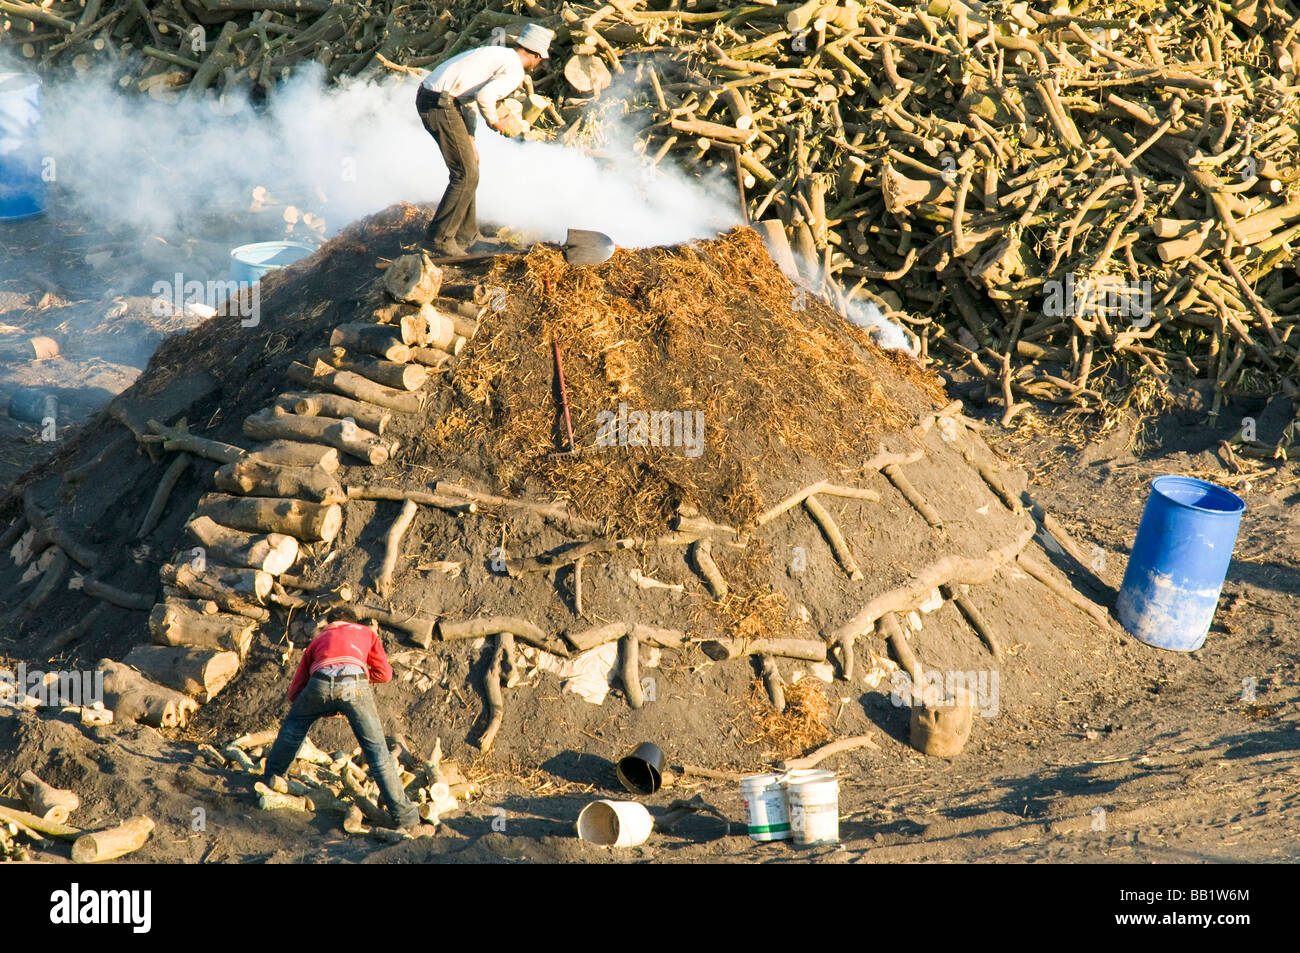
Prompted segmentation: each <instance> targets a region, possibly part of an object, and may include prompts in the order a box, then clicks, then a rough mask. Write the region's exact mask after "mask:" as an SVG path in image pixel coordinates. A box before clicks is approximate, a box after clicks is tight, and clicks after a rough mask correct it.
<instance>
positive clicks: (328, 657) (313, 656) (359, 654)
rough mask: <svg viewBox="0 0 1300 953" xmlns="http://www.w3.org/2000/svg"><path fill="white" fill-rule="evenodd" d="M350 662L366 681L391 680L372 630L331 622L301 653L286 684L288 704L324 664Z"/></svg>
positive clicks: (381, 645)
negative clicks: (357, 666) (363, 673)
mask: <svg viewBox="0 0 1300 953" xmlns="http://www.w3.org/2000/svg"><path fill="white" fill-rule="evenodd" d="M347 662H351V663H352V664H353V665H360V666H361V667H362V668H364V669H365V670H366V671H367V672H368V673H369V678H370V681H372V682H386V681H388V680H390V679H391V678H392V677H393V667H392V666H391V665H389V664H388V656H387V655H386V654H385V653H384V644H383V643H382V642H380V641H379V636H378V634H376V632H375V630H374V629H372V628H370V627H369V626H364V625H357V624H356V623H355V622H331V623H330V624H329V625H327V626H325V628H323V629H321V630H320V634H319V635H317V636H316V638H314V639H312V640H311V644H310V645H308V646H307V651H305V652H303V654H302V661H301V662H299V663H298V671H297V673H296V674H295V675H294V676H293V683H292V684H290V685H289V701H294V700H295V699H296V698H297V697H298V694H299V693H300V692H301V691H302V690H303V689H304V688H306V687H307V680H308V679H309V678H311V677H312V675H314V674H315V673H316V672H317V671H319V670H320V669H322V668H324V667H325V666H326V665H341V664H344V663H347Z"/></svg>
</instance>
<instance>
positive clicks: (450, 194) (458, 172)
mask: <svg viewBox="0 0 1300 953" xmlns="http://www.w3.org/2000/svg"><path fill="white" fill-rule="evenodd" d="M415 108H416V111H418V112H419V114H420V121H421V122H422V123H424V128H425V129H427V130H428V131H429V135H431V136H433V141H434V142H436V143H438V149H439V150H440V151H441V152H442V161H443V162H444V163H446V165H447V176H448V180H447V191H446V192H444V193H443V195H442V201H441V202H439V203H438V211H437V212H435V213H434V215H433V221H432V222H430V223H429V229H428V239H429V241H431V242H445V241H447V240H448V239H452V240H454V241H456V242H457V243H458V244H460V245H469V244H471V243H472V242H473V241H474V240H475V239H476V238H477V237H478V217H477V215H476V214H475V210H474V193H475V192H476V191H477V190H478V156H477V155H476V154H475V152H474V139H473V127H472V125H467V123H466V119H467V117H468V121H469V122H470V123H472V122H473V121H474V114H473V112H472V110H473V106H464V107H462V106H460V105H459V104H458V103H457V102H456V100H455V99H454V98H452V97H451V96H447V95H444V94H441V93H434V92H430V91H429V90H427V89H424V88H423V87H421V88H420V91H419V93H417V95H416V99H415Z"/></svg>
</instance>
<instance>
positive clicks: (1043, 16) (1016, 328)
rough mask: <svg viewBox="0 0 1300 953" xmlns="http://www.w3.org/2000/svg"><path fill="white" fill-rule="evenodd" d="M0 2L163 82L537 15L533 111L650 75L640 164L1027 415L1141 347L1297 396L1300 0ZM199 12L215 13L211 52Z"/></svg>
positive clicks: (208, 21)
mask: <svg viewBox="0 0 1300 953" xmlns="http://www.w3.org/2000/svg"><path fill="white" fill-rule="evenodd" d="M1044 6H1045V5H1044ZM507 10H508V11H509V12H507ZM101 14H102V15H101ZM0 17H4V18H7V21H6V22H5V24H4V26H5V29H6V30H9V31H10V33H9V35H10V36H14V37H15V38H16V39H19V40H21V41H22V43H21V48H22V50H23V52H24V53H25V54H27V55H28V56H29V57H31V58H33V59H36V58H39V59H37V61H38V62H40V63H51V62H53V63H59V62H63V60H61V59H60V58H61V57H69V56H70V59H71V61H72V64H73V66H76V67H79V68H85V67H88V66H89V65H90V64H91V63H92V62H93V61H94V59H95V58H96V57H101V58H102V57H112V58H116V59H117V60H118V61H119V62H120V63H121V64H122V66H123V68H124V69H125V68H127V64H128V63H138V62H141V61H140V60H139V59H138V58H136V59H132V58H131V57H130V56H128V55H126V54H130V53H131V52H134V53H137V54H138V53H143V54H144V57H145V59H144V61H143V62H144V63H145V65H144V67H143V69H144V74H143V75H140V74H138V73H133V74H129V75H124V76H123V82H124V83H128V84H129V83H130V82H136V83H137V84H138V85H139V86H141V88H145V89H148V90H151V91H152V90H154V89H155V88H158V89H159V90H160V92H159V95H164V94H165V95H172V94H178V93H179V91H180V88H181V87H182V86H184V87H186V88H187V89H188V90H190V91H191V92H200V91H203V90H207V89H209V88H212V87H215V88H217V89H220V90H227V89H238V88H245V87H247V86H248V85H249V84H250V83H252V84H261V85H263V86H265V87H266V88H267V89H268V90H269V89H270V88H272V86H273V84H274V83H275V82H276V81H278V80H279V79H280V78H281V77H282V76H283V75H284V74H285V73H286V71H287V70H289V69H290V68H291V67H292V66H294V65H296V64H298V63H300V62H302V61H304V60H308V59H311V60H316V61H318V62H320V63H323V64H324V65H325V66H326V68H327V70H328V73H329V75H330V77H331V78H338V77H343V76H348V75H366V74H370V73H373V72H376V71H378V72H383V71H385V70H389V69H397V70H403V71H418V70H419V69H420V68H423V67H428V66H431V65H433V64H434V63H436V62H437V61H439V60H440V59H442V58H444V57H446V56H448V55H451V54H453V53H456V52H458V51H460V50H462V49H465V48H467V47H468V46H471V45H476V44H482V43H491V42H504V41H505V40H506V38H507V37H508V36H509V35H512V34H514V33H515V32H517V31H518V30H519V29H520V28H521V27H522V25H523V24H524V23H525V22H529V21H536V22H540V23H542V24H543V25H545V26H548V27H551V28H553V29H555V31H556V41H555V44H554V46H553V52H554V57H553V59H552V61H551V63H552V66H551V68H550V69H549V70H547V71H544V72H543V73H542V74H540V75H539V76H538V77H537V81H536V84H535V85H533V84H529V86H528V88H526V89H525V90H524V91H523V92H522V93H521V94H520V97H519V108H518V112H519V113H520V114H521V116H522V118H523V120H525V121H526V122H529V123H531V124H533V125H534V127H537V128H539V129H544V130H545V131H546V133H547V134H555V135H557V136H558V137H559V138H560V139H561V140H562V141H566V142H573V141H587V142H590V141H592V140H593V139H594V140H598V139H599V121H598V120H597V119H596V116H597V115H598V114H600V112H601V111H600V110H589V109H588V108H587V107H589V106H590V105H592V104H593V102H597V101H609V97H611V96H615V95H616V96H618V97H621V99H623V100H626V99H628V97H631V99H630V101H629V102H628V105H629V107H631V108H630V109H629V110H628V112H629V115H630V116H631V117H632V119H633V121H638V120H643V121H644V124H643V129H642V132H641V144H642V146H643V147H644V153H645V158H646V161H647V162H648V163H652V164H656V165H657V164H660V163H664V162H666V161H670V160H671V161H672V162H673V163H675V164H678V165H682V166H685V167H687V168H688V169H691V170H695V171H697V172H699V173H701V174H708V175H713V176H715V177H716V175H717V174H718V173H722V174H723V175H724V177H725V181H727V182H728V183H730V182H731V181H732V180H733V179H734V181H735V183H736V188H737V189H738V191H739V192H740V199H741V204H743V207H744V208H745V213H746V215H747V216H748V218H749V219H751V220H753V221H755V222H759V221H765V222H767V223H768V224H766V225H765V226H764V231H765V234H766V235H767V237H768V239H769V242H770V243H773V242H774V243H775V252H776V254H777V255H778V257H781V258H783V259H784V263H785V264H786V265H787V266H788V267H790V268H796V267H797V268H798V269H799V270H801V271H802V272H803V274H804V277H805V279H807V280H808V281H809V282H810V283H811V284H812V285H813V286H814V287H816V288H822V289H823V290H825V291H826V293H827V294H830V295H832V296H841V295H844V296H846V297H847V298H850V299H871V300H874V301H875V302H876V303H877V304H878V305H879V306H881V307H882V308H883V309H884V310H885V311H886V312H887V313H889V312H896V313H897V314H896V317H897V318H899V319H900V320H902V321H904V322H906V323H908V324H909V325H910V326H911V328H912V330H914V331H915V332H916V334H917V336H918V339H919V345H920V348H921V351H922V355H923V357H926V358H929V357H931V356H933V357H934V358H936V359H947V358H956V359H957V360H959V361H960V362H963V363H966V364H968V365H969V366H970V367H971V368H972V369H973V370H974V371H976V372H977V373H979V374H982V375H984V376H985V377H986V378H987V379H988V380H989V381H990V385H991V386H992V387H994V388H996V389H997V390H999V391H1000V392H1001V394H1002V396H1003V398H1004V400H1005V402H1006V405H1007V406H1006V419H1008V420H1010V419H1011V418H1012V417H1014V416H1015V414H1016V412H1017V411H1018V410H1019V409H1020V408H1021V407H1023V406H1024V405H1023V404H1020V403H1017V402H1016V401H1017V398H1019V397H1026V396H1027V397H1034V398H1039V399H1046V400H1049V401H1055V402H1059V403H1064V404H1083V405H1085V406H1093V407H1096V406H1099V405H1101V404H1103V403H1104V402H1105V399H1106V394H1107V385H1108V383H1109V382H1111V381H1113V380H1116V379H1118V380H1119V381H1120V382H1121V383H1123V382H1124V381H1127V380H1132V379H1133V376H1134V374H1135V373H1136V372H1139V371H1142V370H1147V371H1149V372H1151V373H1154V374H1155V375H1156V376H1157V377H1159V378H1165V377H1167V375H1168V374H1169V373H1170V372H1177V373H1184V374H1190V375H1191V376H1192V377H1196V378H1200V379H1203V380H1207V381H1213V382H1214V384H1215V398H1214V403H1213V407H1212V413H1211V416H1212V417H1214V416H1217V414H1218V412H1219V410H1220V408H1221V406H1222V400H1223V398H1224V395H1225V393H1228V392H1231V391H1245V392H1251V393H1255V394H1261V393H1285V394H1286V395H1288V396H1291V397H1293V398H1295V397H1300V386H1298V385H1297V362H1298V360H1300V350H1298V348H1297V339H1296V338H1295V337H1293V335H1294V329H1295V327H1296V324H1297V322H1298V321H1300V281H1298V280H1297V277H1296V274H1295V270H1294V265H1295V262H1296V259H1297V251H1296V247H1297V243H1298V242H1300V164H1298V162H1297V155H1298V154H1300V142H1298V141H1297V140H1298V138H1300V131H1298V130H1297V126H1296V116H1297V115H1298V114H1300V75H1298V73H1300V7H1298V6H1297V3H1296V0H1231V2H1217V3H1207V2H1203V0H1192V2H1191V3H1190V5H1183V6H1179V7H1175V8H1170V7H1167V6H1166V5H1164V4H1152V3H1149V2H1147V0H1122V2H1116V3H1114V4H1112V5H1111V6H1107V7H1104V8H1093V7H1089V6H1088V4H1086V3H1085V4H1081V5H1078V6H1077V7H1076V8H1075V9H1074V10H1073V12H1072V11H1071V9H1070V8H1069V7H1068V6H1067V5H1065V4H1064V3H1063V2H1061V3H1058V4H1057V5H1056V6H1054V7H1052V9H1051V11H1050V12H1044V11H1043V10H1036V9H1032V8H1031V6H1030V5H1029V4H1028V3H1024V2H1014V3H1006V2H999V3H989V4H978V3H972V4H971V5H966V4H965V3H963V2H961V0H924V2H920V3H915V4H904V5H899V6H896V5H893V4H890V3H887V2H883V0H877V2H872V3H865V4H864V3H860V2H858V0H830V2H826V0H809V2H806V3H775V2H773V0H755V2H753V3H750V4H742V5H735V4H728V3H721V2H719V0H656V2H653V3H649V2H646V0H612V2H610V3H603V4H602V3H598V2H594V0H593V2H590V3H585V4H584V3H572V2H564V3H561V2H560V0H523V3H522V4H520V3H512V4H509V5H507V4H493V5H490V6H489V7H488V8H484V7H481V6H476V5H471V4H458V3H451V4H447V5H442V6H440V9H439V10H438V12H434V11H433V10H430V9H425V8H415V7H408V6H402V5H398V4H396V3H392V2H391V0H385V2H380V0H375V2H372V3H364V2H363V3H334V4H329V3H326V2H325V0H172V2H163V0H138V2H135V3H131V4H120V5H117V4H115V5H112V7H111V9H108V8H101V4H100V3H99V2H98V0H76V2H73V0H67V2H53V3H45V4H43V5H41V6H39V7H38V6H36V5H35V4H32V3H28V2H23V0H4V2H2V3H0ZM200 27H201V28H202V29H203V31H204V33H203V36H206V32H209V31H218V30H219V34H218V36H217V38H216V39H215V40H213V41H212V42H210V43H207V42H206V41H205V43H206V45H203V44H200V45H199V46H198V47H197V49H199V50H200V52H194V51H193V49H192V47H193V44H192V43H191V42H190V40H189V39H188V38H189V37H190V36H191V35H198V34H197V33H196V30H197V28H200ZM132 68H138V67H132ZM163 77H167V78H166V79H164V78H163ZM167 90H171V92H170V93H168V92H167ZM602 93H604V96H603V97H602ZM620 118H626V117H620ZM533 134H534V135H535V134H537V133H536V132H535V133H533ZM782 237H784V239H785V242H787V243H788V244H789V245H790V248H791V251H792V252H793V254H791V255H789V256H786V255H784V249H783V248H782V247H781V245H782V244H783V243H782V242H781V238H782ZM827 279H830V280H829V281H828V280H827ZM832 282H833V283H834V284H833V285H832ZM845 289H847V291H845ZM904 306H906V307H904ZM1117 368H1118V369H1120V370H1121V371H1122V373H1120V374H1118V375H1112V374H1111V373H1109V372H1110V371H1113V370H1115V369H1117ZM1296 429H1300V422H1297V424H1295V425H1294V426H1293V428H1292V430H1296ZM1289 442H1290V438H1288V437H1284V439H1283V442H1282V444H1279V446H1278V448H1277V451H1278V452H1279V453H1281V452H1284V449H1285V445H1286V444H1287V443H1289ZM1247 449H1250V448H1247ZM1255 449H1256V450H1259V449H1261V448H1255ZM1268 450H1269V453H1270V454H1271V453H1272V452H1273V448H1268Z"/></svg>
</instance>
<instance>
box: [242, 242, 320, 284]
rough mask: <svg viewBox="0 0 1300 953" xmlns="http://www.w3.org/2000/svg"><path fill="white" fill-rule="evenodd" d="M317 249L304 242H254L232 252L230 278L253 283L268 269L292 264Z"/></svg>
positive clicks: (271, 269) (272, 269)
mask: <svg viewBox="0 0 1300 953" xmlns="http://www.w3.org/2000/svg"><path fill="white" fill-rule="evenodd" d="M315 250H316V249H314V248H312V247H311V246H310V245H304V244H303V243H302V242H254V243H253V244H251V245H240V246H239V247H238V248H236V249H234V250H232V251H231V253H230V280H231V281H242V282H244V283H246V284H250V285H251V284H252V283H253V282H255V281H258V280H260V279H261V277H262V276H263V275H264V274H266V273H267V272H268V271H274V270H275V269H277V268H283V267H284V266H285V265H291V264H293V263H294V262H295V261H297V260H298V259H299V258H306V257H307V256H308V255H310V254H311V253H312V252H314V251H315Z"/></svg>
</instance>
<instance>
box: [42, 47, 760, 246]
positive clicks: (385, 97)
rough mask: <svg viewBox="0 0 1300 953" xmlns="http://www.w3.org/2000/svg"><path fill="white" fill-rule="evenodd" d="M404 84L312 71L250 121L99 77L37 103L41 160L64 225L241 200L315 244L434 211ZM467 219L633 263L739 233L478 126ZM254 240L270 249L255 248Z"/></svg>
mask: <svg viewBox="0 0 1300 953" xmlns="http://www.w3.org/2000/svg"><path fill="white" fill-rule="evenodd" d="M417 85H418V80H417V79H415V78H413V77H407V76H400V77H398V76H395V77H393V78H391V79H387V80H384V81H380V82H368V81H355V82H351V83H347V84H345V85H339V86H334V87H326V86H325V85H324V76H323V70H322V69H321V68H320V67H318V66H316V65H315V64H311V65H309V66H308V67H306V68H304V69H302V70H300V71H299V72H298V73H297V74H296V75H295V76H294V77H293V78H292V79H290V81H289V82H287V83H286V84H285V85H284V86H283V87H282V89H281V90H280V91H279V92H278V94H277V95H276V96H275V97H274V99H273V101H272V102H271V103H270V104H269V105H268V106H267V107H266V108H265V109H262V110H257V109H254V108H253V107H252V106H250V105H248V104H247V103H246V102H245V103H237V102H236V103H231V102H227V103H224V104H221V106H220V107H215V105H214V103H212V102H211V101H207V102H203V103H199V104H196V105H194V106H186V105H185V104H181V105H180V106H179V107H178V106H173V105H169V104H167V103H162V102H155V101H153V100H150V99H148V98H147V97H143V96H139V95H134V96H127V95H124V94H122V93H121V92H119V90H118V89H117V88H116V86H115V85H113V84H112V83H111V82H110V81H109V80H108V79H107V78H106V77H96V76H95V75H93V74H92V75H90V76H87V77H81V78H79V79H77V80H76V81H58V80H56V81H54V82H52V83H50V84H49V85H48V86H47V88H46V91H45V106H44V120H45V148H46V151H47V152H48V153H49V154H50V155H51V156H52V157H53V158H54V160H55V163H56V169H57V182H58V184H59V186H61V189H60V191H61V192H62V193H63V194H64V195H70V196H71V198H72V202H73V209H68V210H65V211H69V212H73V211H75V213H77V214H81V215H86V216H90V217H92V218H93V219H95V220H96V221H99V222H103V223H108V224H115V225H128V226H134V227H136V228H137V229H140V230H142V231H148V232H150V233H154V234H159V235H162V236H164V237H173V236H180V235H184V233H185V231H186V229H187V228H191V227H192V226H193V224H194V223H196V222H198V221H200V220H203V219H204V218H205V217H208V216H211V215H214V214H218V215H219V214H225V213H226V212H227V211H228V210H233V209H237V208H239V207H240V206H241V205H242V206H243V207H245V208H246V207H247V205H248V201H249V197H250V195H251V193H252V190H253V189H254V188H255V187H256V186H259V185H260V186H264V187H266V188H268V189H269V190H270V191H271V192H272V193H273V194H274V195H276V196H287V197H288V200H289V201H298V202H302V203H304V204H309V205H315V204H316V203H323V205H322V206H321V210H322V211H323V213H324V215H325V220H326V225H327V234H331V235H332V234H334V233H336V232H337V231H338V230H339V229H340V228H342V227H343V226H345V225H346V224H347V223H348V222H351V221H353V220H354V219H356V218H359V217H361V216H364V215H368V214H371V213H373V212H377V211H379V210H380V209H383V208H385V207H387V206H389V205H391V204H393V203H395V202H403V201H405V202H415V203H432V204H436V203H437V201H438V199H439V198H440V197H441V195H442V192H443V189H444V188H445V187H446V184H447V173H446V169H445V167H444V166H443V162H442V158H441V156H440V155H439V152H438V148H437V146H436V144H435V143H434V141H433V139H432V137H431V136H430V135H429V134H428V132H426V131H425V129H424V127H423V125H421V123H420V119H419V116H418V115H417V114H416V111H415V88H416V86H417ZM476 138H477V142H478V147H479V151H480V154H481V173H480V184H479V190H478V213H479V219H480V221H481V222H484V223H491V224H497V225H509V226H512V227H515V228H520V229H522V230H523V231H525V232H526V233H528V234H529V235H530V236H533V237H536V238H539V239H543V240H555V239H562V238H563V237H564V232H565V230H566V229H567V228H570V227H574V228H593V229H597V230H599V231H602V232H605V233H607V234H608V235H610V237H612V238H613V239H614V241H615V243H616V244H618V245H622V246H624V247H641V246H645V245H652V244H668V243H675V242H681V241H687V240H690V239H694V238H703V237H708V236H712V235H715V234H717V232H719V231H720V230H724V229H726V228H728V227H730V226H731V225H734V224H736V223H737V221H738V213H737V210H736V203H735V200H734V199H729V198H728V197H725V196H721V195H718V194H716V193H715V192H714V191H712V190H710V189H708V188H707V187H705V186H703V185H702V184H701V183H699V182H698V181H692V180H690V179H687V178H686V177H685V176H684V175H683V174H681V173H679V172H676V171H667V172H662V173H656V174H653V175H651V174H648V173H647V172H646V171H645V170H646V165H645V163H644V161H643V160H642V158H641V157H640V156H638V155H636V154H635V153H633V152H632V151H631V149H623V148H621V147H620V148H619V149H617V150H614V151H611V152H608V153H606V154H605V155H603V156H602V157H601V158H600V159H597V158H595V157H593V156H591V155H588V154H586V153H584V152H583V151H581V150H580V149H577V148H572V147H566V146H563V145H559V144H555V143H549V142H539V141H523V140H509V139H506V138H504V137H502V136H500V135H497V134H496V133H495V132H493V131H491V130H490V129H488V128H487V127H486V124H485V123H482V122H480V123H479V129H478V133H477V137H476ZM263 237H264V238H266V239H274V238H278V237H281V236H279V235H266V236H263Z"/></svg>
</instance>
